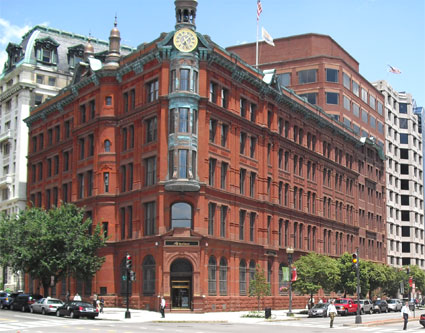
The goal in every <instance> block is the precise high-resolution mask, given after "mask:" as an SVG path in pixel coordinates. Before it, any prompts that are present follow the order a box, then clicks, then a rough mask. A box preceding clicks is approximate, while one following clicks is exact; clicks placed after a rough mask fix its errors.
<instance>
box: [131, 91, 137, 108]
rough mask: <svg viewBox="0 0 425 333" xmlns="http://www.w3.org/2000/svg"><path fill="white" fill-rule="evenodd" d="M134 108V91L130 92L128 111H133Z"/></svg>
mask: <svg viewBox="0 0 425 333" xmlns="http://www.w3.org/2000/svg"><path fill="white" fill-rule="evenodd" d="M135 107H136V90H134V89H131V90H130V109H131V110H134V109H135Z"/></svg>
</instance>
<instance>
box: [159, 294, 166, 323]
mask: <svg viewBox="0 0 425 333" xmlns="http://www.w3.org/2000/svg"><path fill="white" fill-rule="evenodd" d="M166 306H167V303H166V302H165V299H164V296H163V297H161V305H160V311H161V316H162V318H165V307H166Z"/></svg>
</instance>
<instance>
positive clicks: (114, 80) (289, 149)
mask: <svg viewBox="0 0 425 333" xmlns="http://www.w3.org/2000/svg"><path fill="white" fill-rule="evenodd" d="M175 3H176V26H175V27H176V29H175V31H172V32H170V33H168V34H162V35H161V36H160V37H159V38H158V39H156V40H155V41H153V42H151V43H149V44H144V45H143V46H141V47H139V48H138V50H137V51H135V52H133V53H132V54H130V55H128V56H126V57H120V55H119V51H118V50H119V41H120V36H119V31H118V30H117V29H116V28H114V29H113V30H112V31H111V37H110V41H111V43H110V50H109V53H108V56H107V57H106V61H105V63H104V64H102V63H101V62H100V61H99V60H97V59H95V58H94V57H93V54H92V50H91V47H90V45H87V46H86V50H85V61H84V62H83V63H80V66H79V68H78V70H77V71H76V74H75V77H74V81H73V83H72V85H70V86H69V87H67V88H66V89H64V90H63V91H62V92H61V93H60V94H59V95H58V96H57V97H54V98H52V99H51V100H49V101H47V102H46V103H44V104H42V105H41V106H40V107H38V108H37V109H34V110H33V111H32V112H31V115H30V117H29V118H27V120H26V121H27V124H28V126H29V128H30V138H31V139H30V140H31V142H30V149H29V157H28V158H29V162H28V163H29V164H28V165H29V179H28V190H27V191H28V198H29V200H30V202H32V203H33V204H34V205H36V206H42V207H50V206H51V205H58V204H60V202H61V201H64V202H67V201H72V202H74V203H76V204H77V205H79V206H83V207H85V209H86V210H87V215H88V216H90V217H91V218H92V220H93V223H94V224H99V223H100V224H102V226H103V229H104V231H105V233H107V235H108V236H109V237H110V238H109V240H108V246H107V248H106V249H104V250H102V253H101V254H102V255H104V256H105V257H106V262H105V264H104V265H103V267H102V269H101V270H100V271H99V272H98V274H97V275H96V276H95V277H94V278H93V279H88V280H87V281H72V283H71V286H69V287H70V288H71V293H72V294H73V293H75V292H76V291H78V292H79V293H81V294H83V296H85V297H89V296H90V295H91V294H92V293H95V292H96V293H100V294H103V295H105V296H104V297H105V299H106V300H107V302H109V304H115V305H122V304H123V301H124V299H125V297H124V296H125V294H126V281H124V280H123V279H122V275H124V274H125V265H124V258H125V255H126V253H130V254H131V255H132V258H133V266H132V267H133V271H134V272H135V273H136V281H134V282H133V283H132V286H131V291H130V292H131V298H130V302H131V304H132V306H135V307H139V308H149V309H157V308H158V304H159V296H160V295H164V296H165V298H166V299H167V303H168V304H169V305H170V307H171V309H192V310H194V311H220V310H242V309H252V308H256V306H257V301H256V299H255V298H250V297H248V286H249V281H250V279H251V277H252V275H253V273H254V271H255V266H256V265H257V264H259V265H260V266H261V267H262V268H263V269H264V271H265V272H266V275H267V278H268V280H269V281H270V284H271V290H272V296H270V297H267V298H266V300H265V302H266V305H267V306H272V307H274V308H283V307H287V306H288V296H287V293H281V292H280V291H279V288H280V287H281V286H282V282H281V281H282V269H281V268H282V267H285V266H287V265H288V256H287V253H286V248H288V247H293V248H294V249H295V259H296V258H297V257H299V256H301V255H303V254H305V253H308V252H309V251H316V252H319V253H323V254H328V255H332V256H338V255H341V254H342V253H343V252H345V251H349V252H350V251H354V250H355V248H356V247H358V246H359V245H360V246H363V247H364V248H365V249H367V250H368V251H369V252H368V253H370V258H373V259H374V260H377V261H385V242H384V240H383V239H382V237H383V236H382V235H384V234H385V229H384V221H385V219H384V218H383V217H384V214H385V210H384V207H385V203H384V196H383V193H385V192H384V191H385V188H380V187H378V186H377V187H376V191H375V192H373V193H372V192H371V190H370V189H369V188H368V194H369V198H367V197H364V194H359V191H358V189H359V188H361V186H362V185H364V184H362V182H363V180H364V179H367V181H368V182H370V183H373V184H375V185H376V184H381V183H382V184H384V175H383V171H384V170H383V167H384V162H383V160H382V154H380V149H379V147H378V146H376V145H375V144H374V143H373V142H372V141H370V140H360V137H359V136H357V135H355V133H353V132H350V131H348V130H347V129H346V128H345V127H344V126H343V124H342V123H340V122H337V121H335V120H334V119H333V118H331V117H329V116H327V115H326V113H325V112H324V111H323V110H321V109H320V108H318V107H315V106H314V105H311V104H309V103H307V102H305V100H303V99H301V98H299V97H297V96H296V95H294V94H293V93H291V92H290V91H288V90H287V89H281V87H280V85H279V83H278V81H277V80H276V75H275V73H274V71H265V72H261V71H257V70H255V69H254V68H252V67H251V66H249V65H247V64H246V63H245V62H243V61H241V60H240V58H239V57H238V56H236V55H234V54H231V53H229V52H227V51H226V50H224V49H223V48H221V47H220V46H218V45H216V44H215V43H214V42H213V41H211V40H210V38H209V37H207V36H205V35H202V34H200V33H199V32H196V27H195V16H196V6H197V2H196V1H194V0H177V1H176V2H175ZM372 197H373V199H372ZM361 201H363V202H364V204H365V205H367V206H368V210H367V211H368V212H369V211H370V212H373V214H374V217H373V221H372V220H369V221H367V220H366V219H365V216H361V217H359V216H358V207H359V205H360V202H361ZM362 238H365V239H367V241H366V242H362V241H361V239H362ZM371 240H373V243H371ZM359 242H360V244H359ZM28 283H29V288H33V286H34V283H33V281H31V280H28ZM66 283H67V281H66V280H65V279H64V281H63V282H62V283H59V285H58V287H57V293H58V294H62V295H64V293H65V290H66V288H67V287H68V286H67V285H66ZM304 305H305V299H304V298H302V297H299V298H295V300H294V306H304Z"/></svg>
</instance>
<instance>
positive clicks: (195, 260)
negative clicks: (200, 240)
mask: <svg viewBox="0 0 425 333" xmlns="http://www.w3.org/2000/svg"><path fill="white" fill-rule="evenodd" d="M177 259H186V260H187V261H189V262H190V264H191V265H192V273H193V272H195V269H196V267H200V264H201V263H200V258H199V254H198V253H184V254H182V253H172V254H170V255H169V256H165V261H164V272H167V273H170V268H171V264H172V263H173V262H174V261H175V260H177Z"/></svg>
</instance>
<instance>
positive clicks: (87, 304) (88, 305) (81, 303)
mask: <svg viewBox="0 0 425 333" xmlns="http://www.w3.org/2000/svg"><path fill="white" fill-rule="evenodd" d="M75 305H78V306H84V307H86V308H87V307H91V306H93V305H92V304H90V303H86V302H75Z"/></svg>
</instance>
